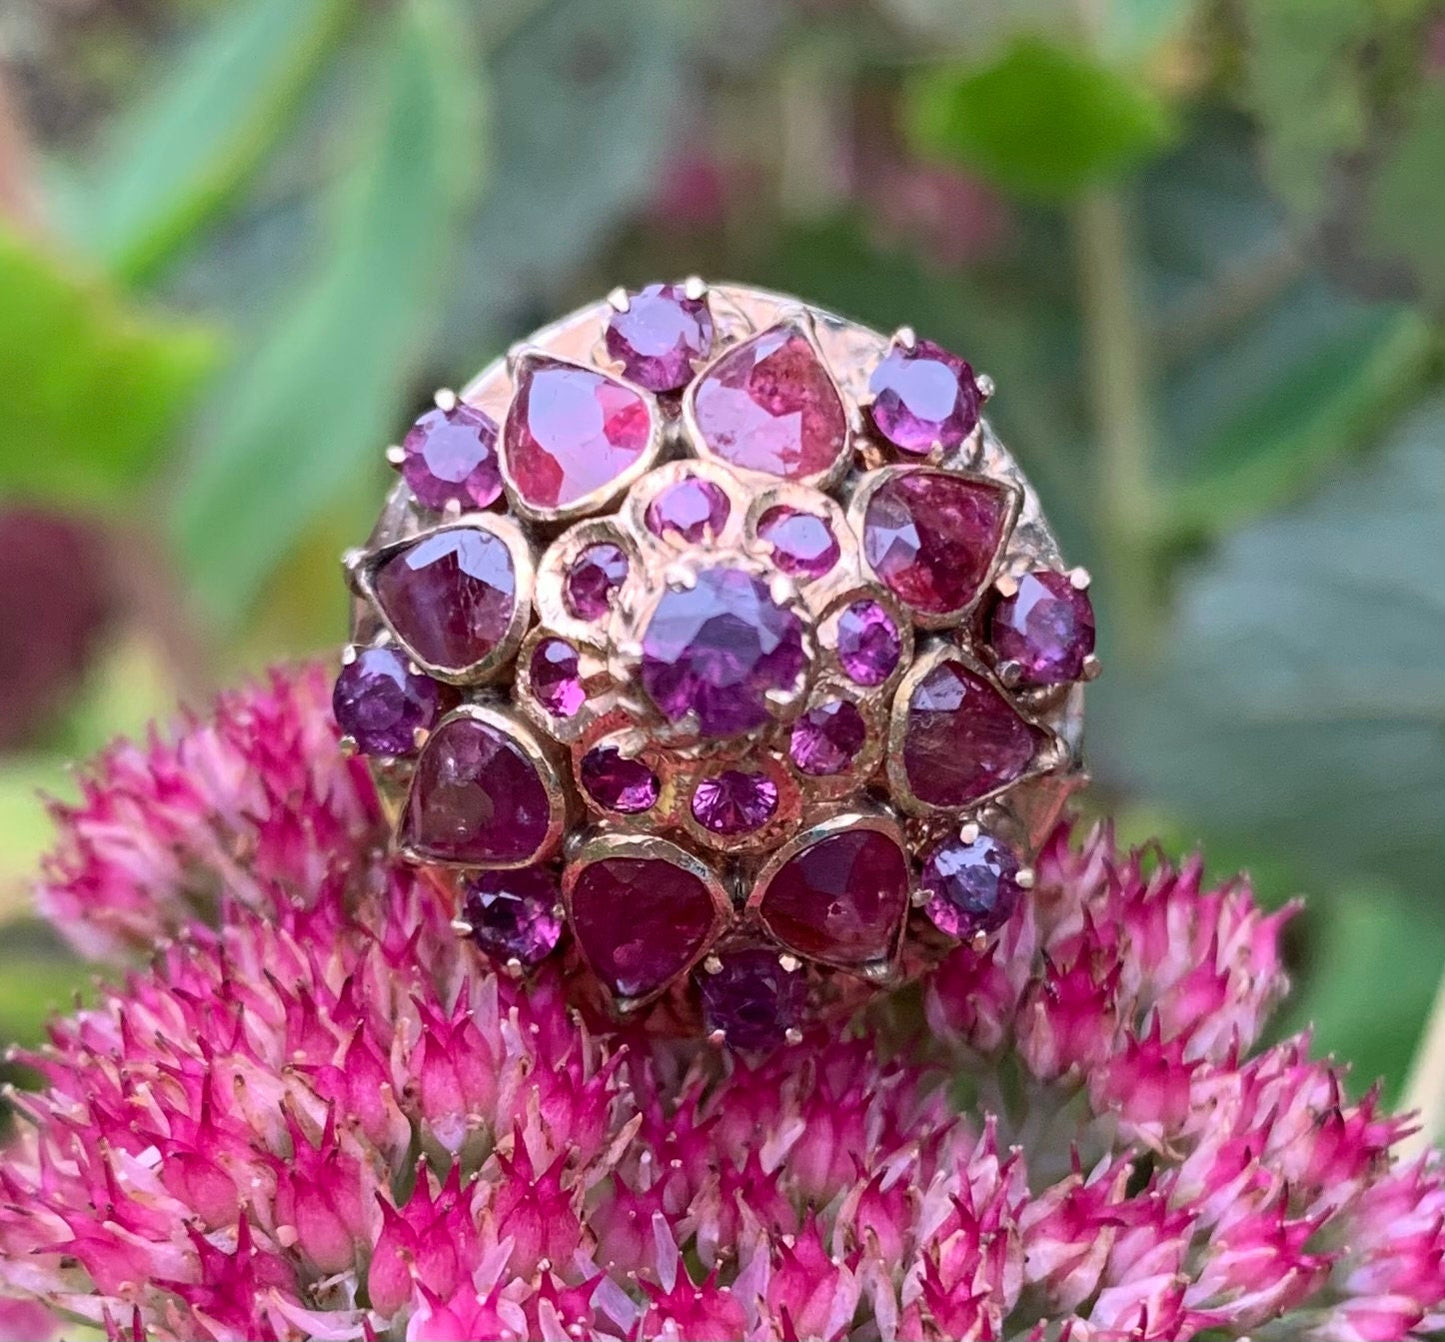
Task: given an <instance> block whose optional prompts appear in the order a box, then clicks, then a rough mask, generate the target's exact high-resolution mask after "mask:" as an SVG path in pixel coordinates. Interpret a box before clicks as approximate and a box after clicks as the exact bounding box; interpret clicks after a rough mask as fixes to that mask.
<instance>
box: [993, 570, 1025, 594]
mask: <svg viewBox="0 0 1445 1342" xmlns="http://www.w3.org/2000/svg"><path fill="white" fill-rule="evenodd" d="M993 590H994V591H995V592H997V593H998V594H999V595H1000V596H1001V597H1003V598H1004V599H1005V600H1007V599H1008V598H1009V597H1011V596H1016V595H1017V594H1018V590H1019V580H1018V579H1017V578H1015V577H1014V575H1013V574H1012V573H1000V574H999V575H998V577H997V578H995V579H994V580H993Z"/></svg>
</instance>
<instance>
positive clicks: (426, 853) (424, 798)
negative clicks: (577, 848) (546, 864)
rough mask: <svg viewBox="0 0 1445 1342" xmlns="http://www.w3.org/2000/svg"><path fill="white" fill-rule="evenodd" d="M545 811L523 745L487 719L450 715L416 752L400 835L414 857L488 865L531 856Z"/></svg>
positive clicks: (540, 839)
mask: <svg viewBox="0 0 1445 1342" xmlns="http://www.w3.org/2000/svg"><path fill="white" fill-rule="evenodd" d="M550 819H551V808H550V806H549V805H548V800H547V789H546V786H545V785H544V784H543V782H542V779H541V777H540V776H539V775H538V773H537V769H536V767H535V766H534V765H533V764H532V762H531V761H530V760H529V759H528V758H527V756H526V755H525V754H524V753H523V751H522V748H521V746H520V745H518V743H517V742H516V741H515V740H513V739H512V737H511V736H509V735H508V734H507V733H506V732H504V731H502V730H501V729H500V728H497V727H494V726H492V725H491V724H490V723H486V722H478V721H476V720H475V719H473V718H453V719H452V720H451V721H450V722H443V723H442V725H441V726H440V727H438V728H437V729H436V731H435V732H433V733H432V735H431V737H430V739H429V740H428V741H427V743H426V746H425V747H424V748H423V750H422V752H421V758H420V759H419V760H418V761H417V765H416V774H415V776H414V777H413V779H412V784H411V794H410V795H409V796H408V798H407V804H406V810H405V812H404V813H403V815H402V822H401V835H400V837H401V842H402V844H403V845H404V846H406V847H407V848H409V849H411V850H412V851H413V852H415V853H416V854H417V855H418V856H419V857H423V858H430V859H432V860H435V861H440V862H463V863H468V864H472V865H475V866H479V867H486V866H494V865H497V864H500V863H514V862H526V861H528V860H529V859H531V858H534V857H536V856H537V854H538V850H539V849H540V848H541V847H542V845H543V844H544V843H545V842H546V839H547V829H548V825H549V822H550Z"/></svg>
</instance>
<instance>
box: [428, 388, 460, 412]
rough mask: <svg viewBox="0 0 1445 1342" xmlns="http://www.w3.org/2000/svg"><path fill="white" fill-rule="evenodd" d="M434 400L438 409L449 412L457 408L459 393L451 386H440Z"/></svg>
mask: <svg viewBox="0 0 1445 1342" xmlns="http://www.w3.org/2000/svg"><path fill="white" fill-rule="evenodd" d="M432 400H434V401H435V402H436V403H437V409H438V410H445V411H446V412H447V413H448V414H450V413H451V412H452V411H453V410H455V409H456V408H457V394H456V392H454V391H453V390H452V389H451V388H450V387H438V388H437V389H436V392H435V393H434V394H433V396H432Z"/></svg>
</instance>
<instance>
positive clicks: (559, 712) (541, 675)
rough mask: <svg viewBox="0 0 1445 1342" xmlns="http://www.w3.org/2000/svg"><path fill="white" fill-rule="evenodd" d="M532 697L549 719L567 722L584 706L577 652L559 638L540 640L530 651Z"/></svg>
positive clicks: (583, 692) (585, 694)
mask: <svg viewBox="0 0 1445 1342" xmlns="http://www.w3.org/2000/svg"><path fill="white" fill-rule="evenodd" d="M529 671H530V674H531V680H532V696H533V697H534V698H535V699H536V700H537V702H538V703H539V704H541V705H542V707H543V708H545V709H546V710H547V712H549V713H551V714H552V716H553V717H558V718H570V717H574V716H576V713H577V710H578V709H579V708H581V707H582V705H583V704H585V703H586V702H587V692H586V691H585V690H584V689H583V688H582V677H581V675H580V674H579V673H578V670H577V649H576V648H574V647H573V646H572V645H571V644H570V643H568V642H566V641H565V640H564V639H560V638H544V639H543V640H542V641H541V642H540V643H539V644H537V646H536V647H535V648H533V649H532V661H531V665H530V667H529Z"/></svg>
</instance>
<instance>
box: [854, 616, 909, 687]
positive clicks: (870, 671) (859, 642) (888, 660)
mask: <svg viewBox="0 0 1445 1342" xmlns="http://www.w3.org/2000/svg"><path fill="white" fill-rule="evenodd" d="M902 653H903V640H902V638H901V637H900V636H899V633H898V626H897V625H896V624H894V623H893V617H892V616H891V615H889V613H888V612H887V611H886V610H884V609H883V607H882V606H880V605H879V604H878V603H877V602H876V601H855V602H854V603H853V604H852V605H851V606H849V607H848V608H847V609H846V610H845V611H844V612H843V613H842V614H841V615H840V616H839V617H838V661H839V662H840V663H841V664H842V667H843V670H844V671H845V672H847V674H848V677H849V679H851V680H853V681H856V682H857V683H858V684H859V685H881V684H883V682H884V681H885V680H887V679H888V677H889V676H891V675H892V674H893V668H894V667H896V666H897V665H898V659H899V657H900V656H902Z"/></svg>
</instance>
